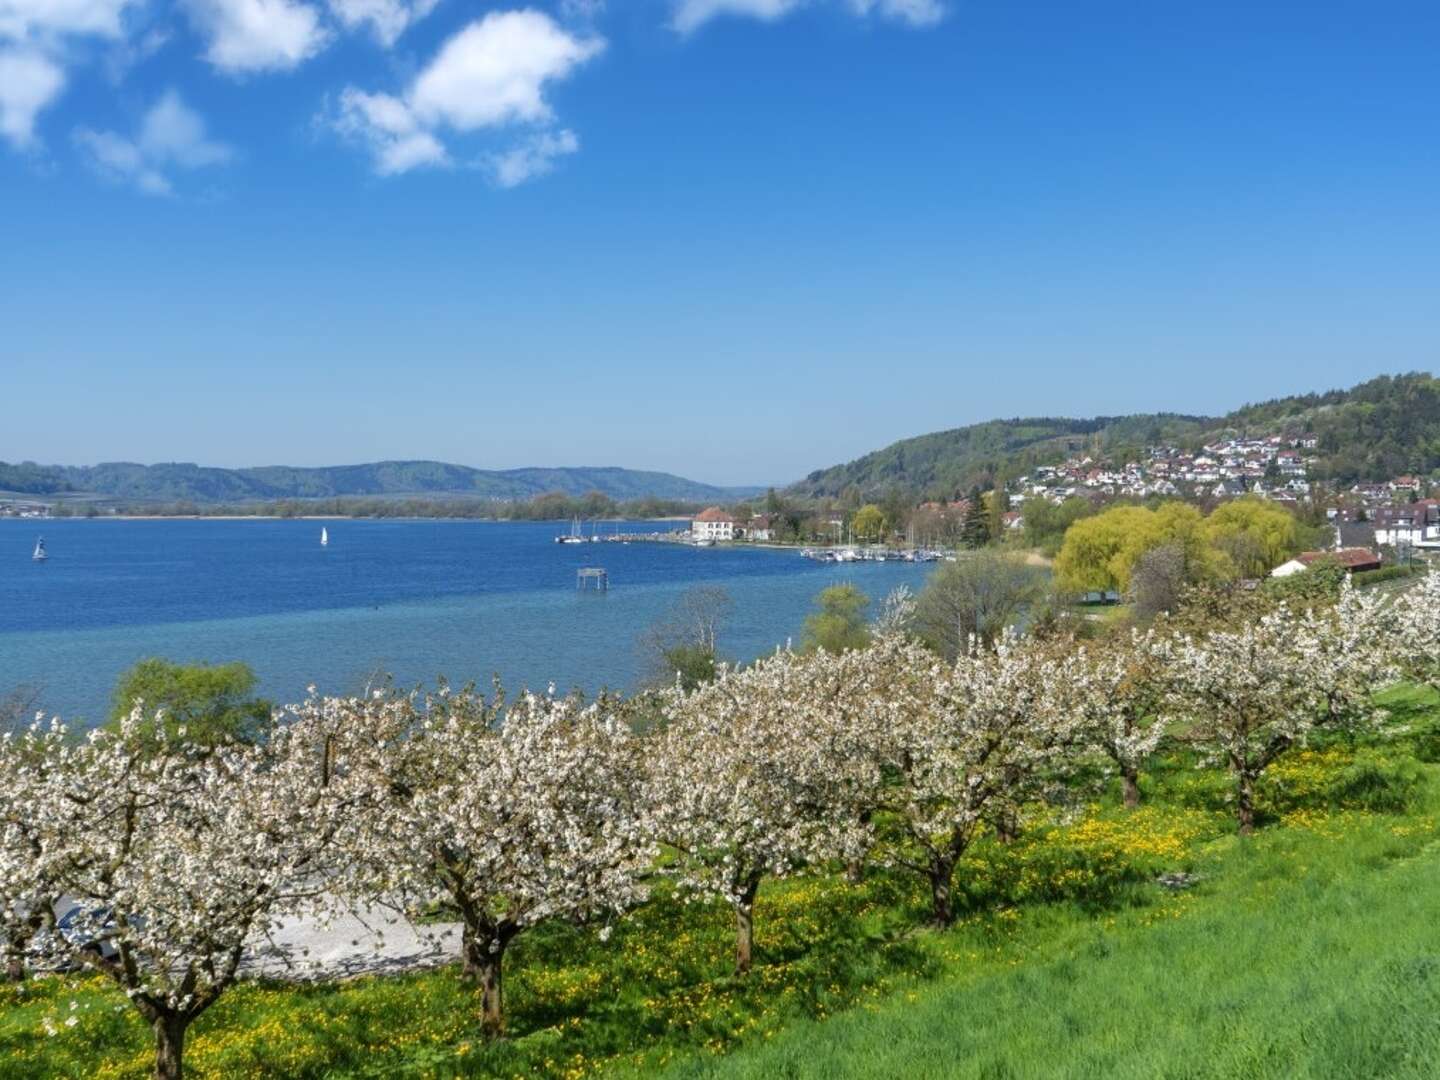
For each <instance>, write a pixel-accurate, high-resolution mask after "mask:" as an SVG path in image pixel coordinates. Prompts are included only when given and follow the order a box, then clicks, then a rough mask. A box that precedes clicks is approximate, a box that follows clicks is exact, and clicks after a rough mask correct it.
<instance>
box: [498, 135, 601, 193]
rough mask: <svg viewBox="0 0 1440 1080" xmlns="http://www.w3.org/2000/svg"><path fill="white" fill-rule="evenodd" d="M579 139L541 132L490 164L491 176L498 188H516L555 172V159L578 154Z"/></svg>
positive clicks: (500, 155)
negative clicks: (553, 170) (552, 171)
mask: <svg viewBox="0 0 1440 1080" xmlns="http://www.w3.org/2000/svg"><path fill="white" fill-rule="evenodd" d="M579 149H580V139H579V137H578V136H576V134H575V133H574V132H573V131H569V130H562V131H542V132H539V133H537V134H535V135H532V136H530V138H528V139H526V140H524V141H523V142H521V143H519V144H518V145H516V146H513V147H511V148H510V149H509V150H506V151H505V152H504V153H502V154H496V155H495V156H494V157H493V158H491V160H490V169H491V173H492V174H493V176H494V177H495V182H496V183H497V184H499V185H500V186H501V187H506V188H512V187H518V186H519V185H520V184H523V183H525V181H527V180H533V179H534V178H535V177H537V176H544V175H545V174H546V173H548V172H550V171H551V170H552V169H554V168H555V159H556V158H559V157H563V156H565V155H567V154H574V153H577V152H578V151H579Z"/></svg>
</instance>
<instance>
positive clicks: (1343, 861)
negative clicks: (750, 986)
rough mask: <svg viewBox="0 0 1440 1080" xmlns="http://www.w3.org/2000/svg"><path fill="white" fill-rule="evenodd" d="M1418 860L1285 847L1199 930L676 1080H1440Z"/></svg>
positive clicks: (893, 1005)
mask: <svg viewBox="0 0 1440 1080" xmlns="http://www.w3.org/2000/svg"><path fill="white" fill-rule="evenodd" d="M1394 828H1397V827H1396V826H1392V830H1393V829H1394ZM1387 832H1389V835H1387ZM1232 846H1233V845H1232ZM1410 851H1411V848H1410V845H1409V844H1407V843H1406V842H1405V841H1404V839H1403V838H1402V837H1400V836H1396V835H1394V833H1393V831H1390V830H1386V829H1379V830H1376V829H1365V830H1361V831H1360V832H1358V833H1350V834H1348V835H1346V836H1344V838H1343V841H1342V842H1340V843H1336V842H1335V841H1334V840H1331V839H1329V838H1326V837H1325V836H1324V834H1319V835H1317V834H1313V833H1311V834H1307V835H1295V834H1289V833H1283V832H1282V833H1275V834H1272V835H1269V836H1265V837H1263V838H1261V839H1260V840H1259V841H1258V842H1257V843H1256V844H1255V845H1254V850H1253V851H1250V852H1241V851H1234V852H1231V853H1230V854H1229V856H1228V857H1227V858H1225V859H1222V860H1220V862H1219V863H1218V864H1217V865H1220V866H1223V867H1224V870H1225V873H1226V877H1227V878H1228V880H1224V881H1218V882H1215V883H1213V884H1211V885H1209V886H1207V887H1206V890H1207V892H1208V893H1209V894H1210V895H1208V896H1201V897H1200V898H1198V899H1197V901H1196V902H1195V905H1194V910H1193V911H1192V912H1191V913H1190V914H1188V915H1187V916H1185V917H1181V918H1175V919H1170V920H1165V921H1163V922H1161V923H1160V924H1159V925H1155V926H1153V927H1144V926H1139V927H1137V926H1131V927H1129V928H1127V929H1126V930H1124V931H1123V932H1114V931H1107V930H1105V929H1102V928H1101V927H1098V926H1097V927H1091V928H1088V929H1078V928H1077V929H1076V930H1075V932H1072V933H1070V934H1066V935H1062V940H1060V941H1057V942H1056V943H1055V946H1054V947H1053V948H1051V949H1049V950H1046V951H1047V952H1048V953H1049V955H1047V956H1045V957H1044V958H1043V959H1042V960H1040V961H1039V962H1035V963H1026V964H1023V965H1021V966H1016V967H1013V968H1010V969H1009V970H1000V971H992V972H987V973H986V974H984V975H982V976H979V977H974V978H968V979H967V978H960V979H957V980H955V981H953V982H950V983H947V984H945V985H942V986H939V987H935V988H932V989H929V990H927V991H925V992H923V993H920V994H918V995H917V994H912V995H910V999H909V1000H900V1001H889V1002H887V1003H885V1004H884V1005H883V1006H882V1007H880V1008H876V1009H873V1010H860V1011H856V1012H851V1013H847V1014H846V1015H845V1016H843V1017H836V1018H834V1019H832V1020H829V1021H827V1022H823V1023H806V1024H804V1025H800V1026H797V1027H793V1028H791V1029H789V1030H788V1031H786V1032H785V1033H784V1035H783V1036H782V1037H781V1038H779V1039H777V1040H775V1041H774V1042H773V1043H771V1044H770V1045H767V1046H764V1047H763V1048H760V1049H758V1050H749V1051H744V1052H741V1053H739V1054H736V1055H734V1056H732V1057H730V1058H726V1059H718V1060H709V1061H704V1062H689V1063H686V1064H685V1065H684V1066H683V1067H678V1068H676V1069H674V1070H673V1072H672V1074H671V1075H673V1076H677V1077H701V1076H704V1077H726V1078H732V1077H756V1078H759V1077H765V1078H774V1077H811V1076H813V1077H847V1076H854V1077H889V1076H894V1077H900V1076H903V1077H915V1078H918V1077H955V1078H961V1077H975V1078H977V1080H979V1078H997V1080H998V1078H1002V1077H1017V1078H1018V1077H1098V1076H1104V1077H1108V1078H1112V1080H1121V1078H1129V1077H1134V1078H1136V1080H1139V1078H1147V1080H1148V1078H1157V1077H1187V1078H1192V1077H1193V1078H1199V1077H1216V1078H1221V1077H1225V1078H1230V1077H1247V1078H1259V1077H1275V1078H1282V1077H1283V1078H1299V1077H1314V1078H1320V1077H1326V1078H1334V1080H1348V1078H1353V1077H1363V1076H1386V1077H1416V1078H1420V1077H1433V1076H1435V1075H1436V1074H1437V1068H1440V1066H1437V1064H1436V1063H1437V1061H1440V1019H1437V1017H1440V887H1437V881H1440V846H1437V845H1436V844H1435V843H1434V842H1432V843H1430V844H1428V845H1427V846H1426V847H1425V848H1424V849H1423V850H1422V851H1421V852H1420V853H1418V854H1413V855H1412V854H1410ZM1397 858H1400V859H1401V860H1402V861H1401V862H1400V863H1399V864H1397V865H1389V864H1390V863H1392V861H1393V860H1395V859H1397ZM1178 914H1179V913H1178V912H1177V915H1178Z"/></svg>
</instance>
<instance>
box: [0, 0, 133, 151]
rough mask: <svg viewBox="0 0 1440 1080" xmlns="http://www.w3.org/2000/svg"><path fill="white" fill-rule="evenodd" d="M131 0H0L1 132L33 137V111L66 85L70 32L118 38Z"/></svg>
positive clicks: (15, 139)
mask: <svg viewBox="0 0 1440 1080" xmlns="http://www.w3.org/2000/svg"><path fill="white" fill-rule="evenodd" d="M135 2H136V0H0V137H3V138H5V139H7V140H9V141H10V142H11V143H13V144H14V145H15V146H17V147H22V148H25V147H31V146H33V145H34V144H35V142H36V137H35V120H36V117H37V116H38V115H39V114H40V113H41V112H42V111H43V110H44V109H45V108H46V107H47V106H49V105H50V104H51V103H53V102H54V101H55V99H56V98H58V97H59V96H60V94H61V92H62V91H63V90H64V89H65V83H66V81H67V80H66V73H65V56H66V51H67V49H66V45H67V41H68V39H70V38H74V37H85V36H88V37H103V38H118V37H120V36H121V33H122V30H123V23H124V16H125V11H126V9H127V8H129V7H131V6H133V5H134V3H135Z"/></svg>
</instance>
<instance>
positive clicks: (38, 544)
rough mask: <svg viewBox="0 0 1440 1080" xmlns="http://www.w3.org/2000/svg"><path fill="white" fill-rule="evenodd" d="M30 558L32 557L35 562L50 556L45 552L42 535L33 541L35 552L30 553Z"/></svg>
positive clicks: (42, 560)
mask: <svg viewBox="0 0 1440 1080" xmlns="http://www.w3.org/2000/svg"><path fill="white" fill-rule="evenodd" d="M30 558H31V559H33V560H34V561H35V562H44V561H45V560H46V559H48V558H50V556H49V555H48V554H46V551H45V538H44V537H43V536H42V537H40V538H39V539H37V540H36V541H35V553H34V554H33V555H31V556H30Z"/></svg>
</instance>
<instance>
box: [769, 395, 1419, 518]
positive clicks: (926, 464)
mask: <svg viewBox="0 0 1440 1080" xmlns="http://www.w3.org/2000/svg"><path fill="white" fill-rule="evenodd" d="M1229 432H1233V433H1236V434H1244V435H1272V434H1286V433H1290V434H1302V433H1313V434H1315V435H1317V436H1318V437H1319V439H1320V445H1319V448H1318V451H1317V452H1318V454H1319V455H1320V456H1319V460H1318V461H1317V462H1316V463H1315V464H1314V466H1313V467H1312V470H1311V475H1312V476H1314V477H1316V478H1319V479H1328V480H1332V481H1334V482H1336V483H1340V484H1347V485H1348V484H1353V483H1356V482H1357V481H1366V480H1386V479H1390V478H1391V477H1394V476H1396V475H1399V474H1402V473H1415V474H1420V475H1427V474H1429V473H1431V472H1432V471H1434V470H1436V469H1437V468H1440V380H1437V379H1436V378H1435V377H1434V376H1432V375H1429V374H1426V373H1419V372H1417V373H1412V374H1408V375H1394V376H1391V375H1382V376H1380V377H1379V378H1376V379H1371V380H1370V381H1369V382H1365V383H1361V384H1360V385H1359V386H1356V387H1353V388H1351V389H1349V390H1331V391H1329V392H1327V393H1323V394H1302V395H1296V396H1293V397H1286V398H1277V399H1275V400H1273V401H1265V402H1261V403H1259V404H1254V405H1245V406H1242V407H1241V408H1239V409H1236V410H1235V411H1234V412H1232V413H1230V414H1228V415H1226V416H1221V417H1204V416H1184V415H1179V414H1174V413H1142V414H1137V415H1131V416H1101V417H1095V418H1093V419H1089V420H1077V419H1068V418H1063V417H1039V418H1030V419H1014V420H991V421H989V422H987V423H983V424H972V425H971V426H969V427H962V428H954V429H952V430H950V431H938V432H935V433H933V434H930V435H920V436H917V437H915V438H911V439H903V440H901V441H900V442H897V443H893V444H891V445H890V446H887V447H885V448H884V449H883V450H876V451H873V452H872V453H869V454H866V455H865V456H864V457H860V458H856V459H855V460H854V461H851V462H848V463H846V464H844V465H835V466H833V467H831V468H828V469H821V470H818V471H816V472H813V473H811V474H810V475H809V476H807V477H806V478H805V479H804V480H802V481H800V482H799V483H798V484H795V485H793V486H792V487H791V488H790V491H791V493H792V494H796V495H803V496H812V497H824V496H837V495H839V494H840V493H841V492H843V491H844V490H845V489H847V488H849V487H851V486H854V487H855V488H858V489H859V490H860V492H861V493H862V494H863V495H865V496H873V495H878V494H881V493H883V492H886V491H890V490H894V489H897V488H899V489H904V490H907V491H911V492H914V493H917V494H922V495H930V496H936V497H950V496H953V495H956V494H964V493H966V492H968V491H970V490H971V489H972V488H974V487H977V486H978V487H981V488H985V487H989V486H990V484H991V483H992V482H993V480H994V478H995V476H996V475H1003V476H1005V477H1010V478H1013V477H1015V476H1019V475H1022V474H1024V473H1026V472H1029V471H1030V470H1031V469H1033V468H1034V467H1035V466H1036V465H1044V464H1051V463H1054V462H1058V461H1062V460H1064V459H1065V458H1066V457H1068V456H1070V455H1071V454H1075V453H1079V452H1082V451H1086V452H1089V453H1090V454H1092V455H1093V456H1095V457H1097V458H1099V457H1102V456H1103V457H1108V458H1110V459H1111V460H1114V461H1117V463H1118V462H1120V461H1124V460H1129V459H1131V458H1133V457H1134V456H1135V455H1138V454H1139V453H1140V452H1141V451H1142V450H1143V449H1144V447H1145V446H1147V445H1153V444H1160V443H1169V444H1174V445H1178V446H1200V445H1202V444H1204V443H1205V442H1208V441H1210V440H1211V439H1213V438H1216V437H1219V436H1221V435H1223V434H1226V433H1229Z"/></svg>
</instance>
